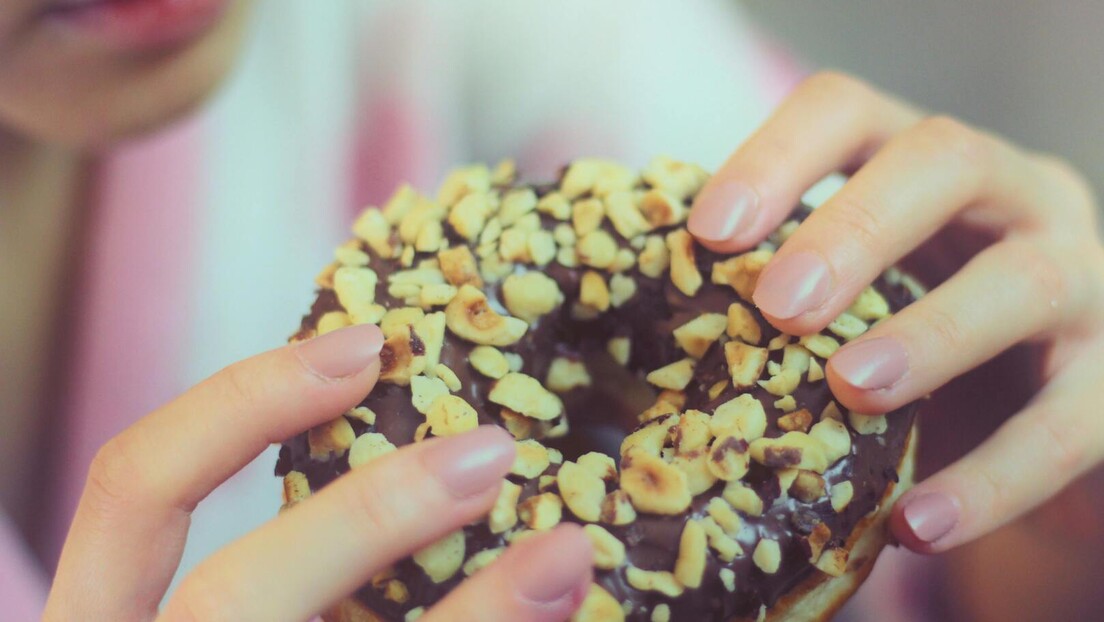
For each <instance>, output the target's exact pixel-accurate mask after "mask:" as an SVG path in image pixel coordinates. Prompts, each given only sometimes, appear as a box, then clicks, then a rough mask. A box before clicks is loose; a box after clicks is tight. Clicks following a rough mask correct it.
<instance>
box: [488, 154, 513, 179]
mask: <svg viewBox="0 0 1104 622" xmlns="http://www.w3.org/2000/svg"><path fill="white" fill-rule="evenodd" d="M515 179H517V164H516V163H515V162H514V161H513V160H512V159H510V158H506V159H503V160H500V161H499V163H498V164H496V165H495V167H494V169H493V170H492V171H491V185H492V186H508V185H510V184H512V183H514V180H515Z"/></svg>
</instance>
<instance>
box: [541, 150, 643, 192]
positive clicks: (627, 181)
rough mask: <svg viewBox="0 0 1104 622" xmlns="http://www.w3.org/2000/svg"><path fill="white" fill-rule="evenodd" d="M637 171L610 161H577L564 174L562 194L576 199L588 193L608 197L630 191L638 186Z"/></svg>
mask: <svg viewBox="0 0 1104 622" xmlns="http://www.w3.org/2000/svg"><path fill="white" fill-rule="evenodd" d="M636 181H637V175H636V171H634V170H632V169H630V168H628V167H627V166H624V165H622V164H619V163H617V162H611V161H608V160H599V159H596V158H581V159H578V160H575V161H574V162H572V163H571V165H570V166H569V167H568V169H567V172H566V173H564V177H563V180H562V181H561V182H560V192H561V193H563V195H564V196H566V197H567V198H569V199H574V198H576V197H578V196H581V195H583V194H586V193H588V192H590V193H592V194H593V195H595V196H606V195H608V194H610V193H612V192H616V191H618V190H629V189H631V188H632V187H633V186H634V185H636Z"/></svg>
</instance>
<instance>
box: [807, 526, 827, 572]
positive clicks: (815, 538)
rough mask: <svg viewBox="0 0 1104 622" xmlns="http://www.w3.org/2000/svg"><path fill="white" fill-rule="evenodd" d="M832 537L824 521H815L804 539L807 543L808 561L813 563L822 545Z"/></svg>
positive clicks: (820, 551) (821, 549)
mask: <svg viewBox="0 0 1104 622" xmlns="http://www.w3.org/2000/svg"><path fill="white" fill-rule="evenodd" d="M831 539H832V530H831V529H829V528H828V525H825V524H824V523H817V524H816V527H813V530H812V531H811V532H809V536H808V537H807V538H805V541H806V542H807V543H808V544H809V563H812V564H815V563H816V562H817V560H818V559H820V554H821V553H822V552H823V551H824V545H826V544H828V541H829V540H831Z"/></svg>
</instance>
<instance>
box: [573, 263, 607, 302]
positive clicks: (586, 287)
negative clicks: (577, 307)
mask: <svg viewBox="0 0 1104 622" xmlns="http://www.w3.org/2000/svg"><path fill="white" fill-rule="evenodd" d="M579 302H580V303H582V304H584V305H587V306H588V307H591V308H592V309H595V310H597V311H606V310H608V309H609V306H610V291H609V287H608V286H607V285H606V280H605V279H604V278H602V275H600V274H598V273H597V272H595V271H593V270H587V271H586V272H584V273H583V277H582V279H581V280H580V283H579Z"/></svg>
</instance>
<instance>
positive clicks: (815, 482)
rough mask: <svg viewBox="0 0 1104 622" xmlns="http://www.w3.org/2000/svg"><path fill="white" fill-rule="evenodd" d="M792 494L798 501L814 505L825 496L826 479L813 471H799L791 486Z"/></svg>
mask: <svg viewBox="0 0 1104 622" xmlns="http://www.w3.org/2000/svg"><path fill="white" fill-rule="evenodd" d="M789 492H790V494H791V495H792V496H793V497H794V498H795V499H797V500H798V501H804V502H805V503H812V502H813V501H816V500H817V499H819V498H821V497H823V496H824V493H825V492H826V490H825V485H824V478H823V477H821V476H820V475H817V474H816V473H813V472H812V471H799V472H798V473H797V477H795V478H794V481H793V484H790V490H789Z"/></svg>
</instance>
